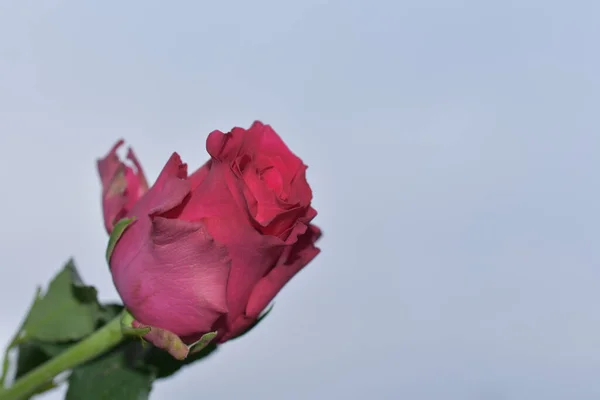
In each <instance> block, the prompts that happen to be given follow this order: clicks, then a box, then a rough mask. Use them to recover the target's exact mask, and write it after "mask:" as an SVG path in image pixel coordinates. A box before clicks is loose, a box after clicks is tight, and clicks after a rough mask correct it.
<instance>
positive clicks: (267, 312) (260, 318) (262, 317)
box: [229, 303, 275, 340]
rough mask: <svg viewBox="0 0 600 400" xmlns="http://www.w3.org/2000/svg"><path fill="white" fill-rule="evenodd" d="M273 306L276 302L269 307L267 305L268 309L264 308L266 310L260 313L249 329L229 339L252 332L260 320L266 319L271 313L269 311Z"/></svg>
mask: <svg viewBox="0 0 600 400" xmlns="http://www.w3.org/2000/svg"><path fill="white" fill-rule="evenodd" d="M273 306H275V303H273V304H271V305H270V306H269V307H267V309H266V310H264V311H263V312H262V313H261V314H260V315H259V317H258V318H257V319H256V321H255V322H254V323H253V324H252V325H250V327H249V328H248V329H246V330H245V331H244V332H242V333H240V334H239V335H237V336H236V337H234V338H231V339H229V340H234V339H237V338H241V337H242V336H244V335H245V334H247V333H248V332H250V331H251V330H252V329H254V328H256V326H257V325H258V324H260V322H261V321H262V320H263V319H265V318H266V317H267V315H269V313H270V312H271V310H273Z"/></svg>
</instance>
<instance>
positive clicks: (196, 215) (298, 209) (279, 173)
mask: <svg viewBox="0 0 600 400" xmlns="http://www.w3.org/2000/svg"><path fill="white" fill-rule="evenodd" d="M206 148H207V150H208V153H209V154H210V156H211V159H210V160H209V161H208V162H206V164H204V165H203V166H202V167H201V168H199V169H198V170H197V171H195V172H194V173H192V174H190V175H188V173H187V166H186V164H184V163H182V162H181V159H180V158H179V156H178V155H177V154H176V153H174V154H173V155H172V156H171V158H170V159H169V160H168V162H167V163H166V165H165V167H164V168H163V170H162V172H161V173H160V175H159V177H158V179H157V180H156V182H155V183H154V185H153V186H152V187H150V188H149V189H148V191H147V192H146V193H145V194H144V195H143V196H141V197H140V198H139V199H137V201H136V202H134V203H133V204H132V205H130V203H129V200H130V199H132V198H133V197H128V196H127V195H126V196H125V198H126V199H127V201H126V202H121V203H120V204H126V205H124V206H121V209H120V211H119V212H120V213H119V214H118V215H119V216H121V217H123V218H131V219H132V220H131V221H132V222H131V223H130V225H128V226H127V227H126V228H125V229H124V230H123V232H119V235H120V236H119V237H118V240H117V241H116V244H115V245H114V248H113V249H112V250H111V251H112V254H109V264H110V269H111V273H112V277H113V281H114V283H115V286H116V288H117V291H118V292H119V295H120V296H121V298H122V299H123V302H124V304H125V307H126V308H127V309H128V311H129V312H130V313H131V316H132V317H133V319H134V320H133V323H132V327H133V328H148V327H149V328H150V331H149V332H148V333H147V334H145V336H144V337H145V338H146V339H147V340H148V341H150V342H152V343H154V344H155V345H156V346H158V347H161V348H164V349H166V350H167V351H169V352H170V353H171V354H173V356H175V357H176V358H185V357H186V356H187V354H188V350H189V349H188V345H191V344H193V343H194V342H196V341H197V340H198V339H200V338H201V337H203V335H205V334H209V333H211V332H216V339H215V340H216V341H218V342H220V343H222V342H225V341H227V340H229V339H232V338H234V337H236V336H238V335H240V334H242V333H244V332H245V331H246V330H247V329H248V328H249V327H251V326H252V325H253V324H254V323H255V322H256V321H257V318H258V317H259V316H260V314H261V312H263V310H264V309H265V308H266V306H267V305H268V304H269V303H270V302H271V300H272V299H273V298H274V297H275V295H276V294H277V293H278V292H279V290H280V289H281V288H282V287H283V286H284V285H285V284H286V283H287V282H288V281H289V280H290V279H291V278H292V277H293V276H294V275H295V274H296V273H298V271H300V270H301V269H302V268H303V267H304V266H305V265H307V264H308V263H309V262H310V261H311V260H312V259H313V258H314V257H315V256H316V255H317V254H318V253H319V249H318V248H317V247H315V242H316V240H317V239H318V238H319V237H320V235H321V232H320V230H319V228H317V227H316V226H314V225H311V224H310V222H311V220H312V219H313V218H314V217H315V216H316V215H317V212H316V211H315V210H314V209H313V208H312V207H311V200H312V192H311V189H310V186H309V185H308V183H307V181H306V177H305V172H306V168H307V167H306V165H304V164H303V162H302V160H300V158H298V157H297V156H296V155H294V154H293V153H292V152H291V151H290V150H289V149H288V147H287V146H286V145H285V144H284V142H283V141H282V140H281V138H280V137H279V136H278V135H277V134H276V133H275V131H274V130H273V129H272V128H271V127H270V126H269V125H263V124H262V123H260V122H258V121H257V122H255V123H254V124H253V125H252V126H251V127H250V129H248V130H246V129H242V128H234V129H233V130H232V131H231V132H229V133H226V134H225V133H222V132H220V131H214V132H212V133H211V134H210V135H209V137H208V139H207V142H206ZM138 170H139V171H141V169H138ZM101 175H102V173H101ZM105 187H106V184H105ZM129 188H130V186H127V190H129ZM131 188H133V189H137V188H139V187H136V186H135V185H132V186H131ZM127 190H125V191H124V192H123V193H129V192H128V191H127ZM136 193H139V191H138V192H136ZM115 208H116V207H114V206H112V207H106V206H105V208H104V209H105V220H109V221H111V223H112V222H116V221H114V219H111V218H113V214H114V210H115ZM106 210H108V212H109V213H110V215H108V216H107V215H106V212H107V211H106ZM206 337H208V336H205V338H206Z"/></svg>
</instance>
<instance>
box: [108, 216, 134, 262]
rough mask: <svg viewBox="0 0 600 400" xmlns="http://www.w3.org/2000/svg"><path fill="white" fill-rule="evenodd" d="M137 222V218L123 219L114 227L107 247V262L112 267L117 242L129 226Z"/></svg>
mask: <svg viewBox="0 0 600 400" xmlns="http://www.w3.org/2000/svg"><path fill="white" fill-rule="evenodd" d="M133 221H135V218H123V219H121V220H119V222H117V223H116V224H115V226H114V227H113V230H112V232H111V234H110V238H109V239H108V246H107V247H106V262H107V263H108V265H110V257H111V256H112V253H113V251H114V250H115V246H116V245H117V242H118V241H119V239H120V238H121V236H122V235H123V233H124V232H125V230H126V229H127V227H128V226H129V225H131V224H132V223H133Z"/></svg>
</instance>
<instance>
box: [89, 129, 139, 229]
mask: <svg viewBox="0 0 600 400" xmlns="http://www.w3.org/2000/svg"><path fill="white" fill-rule="evenodd" d="M123 143H124V142H123V140H119V141H118V142H117V143H116V144H115V145H114V146H113V148H112V149H111V150H110V151H109V153H108V154H107V155H106V157H104V158H102V159H100V160H98V161H97V166H98V173H99V175H100V180H101V181H102V208H103V211H104V226H105V228H106V231H107V232H108V233H110V232H111V231H112V229H113V226H114V224H115V223H116V222H117V221H118V220H119V219H121V218H123V217H124V216H125V214H127V212H128V211H129V210H130V209H131V207H133V205H134V204H135V202H136V201H137V200H138V199H139V198H140V197H141V196H142V195H143V194H144V193H145V192H146V191H147V190H148V183H147V181H146V178H145V176H144V172H143V170H142V167H141V165H140V163H139V162H138V160H137V158H136V157H135V154H134V153H133V150H131V149H129V151H128V153H127V158H128V159H129V160H130V161H131V162H132V164H133V167H130V166H127V165H125V164H124V163H123V162H122V161H121V160H119V157H118V156H117V150H118V149H119V147H121V146H122V145H123Z"/></svg>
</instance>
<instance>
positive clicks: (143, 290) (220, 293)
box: [111, 217, 231, 337]
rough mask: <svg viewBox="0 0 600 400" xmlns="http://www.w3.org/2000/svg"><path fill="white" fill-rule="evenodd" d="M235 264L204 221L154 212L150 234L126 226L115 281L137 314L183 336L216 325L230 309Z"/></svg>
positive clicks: (114, 262)
mask: <svg viewBox="0 0 600 400" xmlns="http://www.w3.org/2000/svg"><path fill="white" fill-rule="evenodd" d="M139 226H142V224H139ZM139 226H138V227H136V225H135V224H134V225H133V226H132V227H131V228H132V229H131V231H132V232H133V231H134V229H135V228H138V231H139V230H140V229H139ZM144 236H145V237H146V240H145V242H144V243H143V246H142V247H141V248H139V249H138V246H139V244H140V243H139V239H140V238H142V239H143V238H144ZM130 251H131V252H133V254H131V253H129V252H130ZM127 253H129V254H127ZM127 260H128V261H127ZM230 264H231V261H230V258H229V256H228V254H227V251H226V249H225V248H224V247H223V246H221V245H218V244H217V243H216V242H215V241H214V239H213V238H212V236H211V235H210V234H209V233H208V231H207V230H206V228H205V227H204V225H203V224H202V223H199V222H186V221H180V220H171V219H166V218H163V217H154V218H152V224H151V228H150V230H149V232H147V233H146V235H140V234H139V232H138V234H133V235H132V234H131V233H130V231H126V232H125V233H124V235H123V236H122V237H121V239H120V240H119V242H118V244H117V246H116V248H115V252H114V253H113V255H112V258H111V267H112V273H113V280H114V282H115V286H116V288H117V291H118V292H119V294H120V296H121V298H122V299H123V302H124V303H125V305H126V307H127V308H128V309H129V310H130V311H131V313H132V315H134V316H135V318H136V319H137V320H138V321H140V323H143V324H145V325H150V326H154V327H158V328H165V329H166V327H168V329H169V330H170V331H172V332H173V333H174V334H176V335H178V336H182V337H183V336H189V335H193V334H195V333H198V332H208V331H210V329H211V327H212V325H213V324H214V323H215V321H216V320H217V319H218V318H219V316H221V315H222V314H224V313H226V312H227V311H228V308H227V299H226V287H227V280H228V276H229V269H230Z"/></svg>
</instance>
